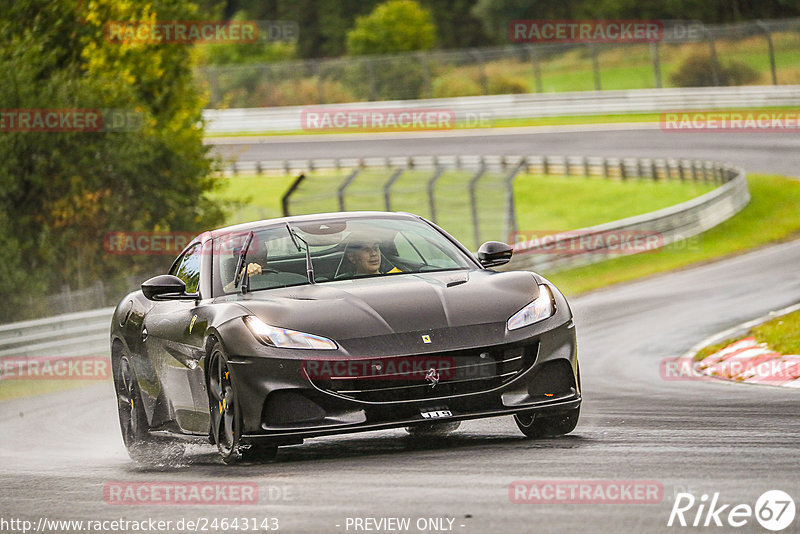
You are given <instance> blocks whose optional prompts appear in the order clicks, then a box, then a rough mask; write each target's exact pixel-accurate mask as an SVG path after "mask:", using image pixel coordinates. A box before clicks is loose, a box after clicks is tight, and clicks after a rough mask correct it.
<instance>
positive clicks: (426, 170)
mask: <svg viewBox="0 0 800 534" xmlns="http://www.w3.org/2000/svg"><path fill="white" fill-rule="evenodd" d="M262 172H266V173H282V172H285V173H291V174H294V175H295V176H297V178H296V179H295V180H294V183H293V184H292V185H291V187H289V189H288V190H287V191H286V193H285V194H284V196H283V212H284V215H285V216H290V215H303V214H309V213H321V212H333V211H354V210H387V211H409V212H412V213H415V214H418V215H422V216H423V217H426V218H428V219H430V220H432V221H433V222H435V223H437V224H439V225H440V226H442V227H444V228H446V229H447V231H448V232H450V233H451V234H453V236H454V237H455V238H456V239H458V240H459V241H461V242H462V243H464V244H465V245H466V246H467V247H470V248H471V249H472V250H477V249H478V247H479V246H480V244H481V243H483V242H484V241H489V240H496V241H510V240H511V239H512V238H513V236H515V235H516V234H517V231H518V230H519V228H518V223H517V221H518V218H517V213H516V208H515V193H514V184H515V180H516V179H517V177H518V175H520V174H521V173H522V174H526V175H528V176H529V177H535V176H563V177H564V178H565V179H586V180H597V179H602V180H618V181H627V180H648V181H661V180H676V181H683V182H698V183H705V184H716V185H719V184H723V183H726V182H727V181H728V180H730V179H731V178H732V177H733V176H734V173H732V171H731V170H730V167H729V166H728V165H726V164H722V163H719V162H711V161H704V160H683V159H649V158H603V157H582V156H575V157H572V156H526V157H520V156H438V157H437V156H418V157H410V158H364V159H341V160H339V159H337V160H307V161H288V160H280V161H268V162H262Z"/></svg>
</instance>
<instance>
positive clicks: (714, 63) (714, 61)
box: [703, 26, 719, 87]
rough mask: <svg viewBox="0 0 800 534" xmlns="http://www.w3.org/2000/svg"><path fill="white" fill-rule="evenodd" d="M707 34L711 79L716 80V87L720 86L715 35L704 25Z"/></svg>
mask: <svg viewBox="0 0 800 534" xmlns="http://www.w3.org/2000/svg"><path fill="white" fill-rule="evenodd" d="M703 29H704V30H705V34H706V39H707V40H708V49H709V51H710V52H711V79H712V80H713V81H714V87H719V62H718V60H717V47H716V46H714V37H713V36H712V35H711V31H710V30H709V29H708V28H706V27H705V26H704V27H703Z"/></svg>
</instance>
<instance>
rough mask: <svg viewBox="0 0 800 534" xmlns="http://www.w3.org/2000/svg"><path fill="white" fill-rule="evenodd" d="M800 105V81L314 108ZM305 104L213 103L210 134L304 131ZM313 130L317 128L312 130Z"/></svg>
mask: <svg viewBox="0 0 800 534" xmlns="http://www.w3.org/2000/svg"><path fill="white" fill-rule="evenodd" d="M764 106H800V85H777V86H744V87H742V86H739V87H696V88H690V89H633V90H628V91H576V92H570V93H544V94H537V93H532V94H517V95H493V96H468V97H457V98H433V99H428V100H398V101H389V102H359V103H354V104H327V105H319V106H315V107H314V109H315V110H319V111H324V110H332V111H345V110H360V111H364V110H370V111H379V110H385V109H394V110H396V109H400V108H402V109H404V110H409V111H413V110H418V109H425V110H441V111H452V112H454V113H455V119H456V124H458V125H463V124H466V123H468V122H469V121H472V122H473V123H476V122H479V121H481V122H483V123H485V122H490V123H491V121H496V120H499V119H527V118H539V117H560V116H583V115H604V114H613V113H659V112H662V111H673V110H674V111H679V110H697V109H722V108H758V107H764ZM307 109H308V108H307V107H306V106H286V107H277V108H237V109H209V110H205V111H203V118H204V119H205V121H206V123H207V124H206V135H207V136H213V135H218V134H225V133H232V132H242V133H268V132H286V131H302V130H303V129H304V128H303V124H302V120H301V113H302V112H303V110H307ZM310 133H313V132H310Z"/></svg>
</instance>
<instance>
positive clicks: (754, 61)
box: [198, 19, 800, 108]
mask: <svg viewBox="0 0 800 534" xmlns="http://www.w3.org/2000/svg"><path fill="white" fill-rule="evenodd" d="M798 51H800V19H787V20H771V21H754V22H747V23H739V24H726V25H716V26H705V25H702V24H700V23H697V22H692V21H686V22H680V21H679V22H676V21H673V23H671V24H666V25H665V31H664V34H663V37H662V38H661V39H660V40H659V41H658V42H650V43H643V44H642V43H639V44H637V43H629V44H624V43H609V44H588V43H537V44H509V45H508V46H502V47H491V48H474V49H466V50H442V51H431V52H419V53H405V54H398V55H391V56H365V57H347V58H334V59H311V60H301V61H285V62H275V63H269V64H248V65H232V66H213V67H205V68H203V69H201V70H200V71H199V73H198V76H199V79H200V80H201V82H202V83H204V84H205V85H206V87H207V89H208V92H209V95H210V102H209V107H210V108H248V107H276V106H292V105H319V104H336V103H346V102H365V101H387V100H414V99H424V98H446V97H458V96H480V95H494V94H514V93H536V92H539V93H541V92H560V91H581V90H606V89H645V88H661V87H679V86H683V87H695V86H721V85H778V84H800V55H799V54H798Z"/></svg>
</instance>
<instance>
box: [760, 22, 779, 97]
mask: <svg viewBox="0 0 800 534" xmlns="http://www.w3.org/2000/svg"><path fill="white" fill-rule="evenodd" d="M756 25H757V26H758V27H759V28H761V30H762V31H763V32H764V37H766V38H767V48H768V49H769V68H770V70H771V71H772V85H778V71H777V70H776V69H775V46H774V45H773V43H772V34H771V33H770V31H769V26H767V25H766V24H765V23H764V21H763V20H757V21H756Z"/></svg>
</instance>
